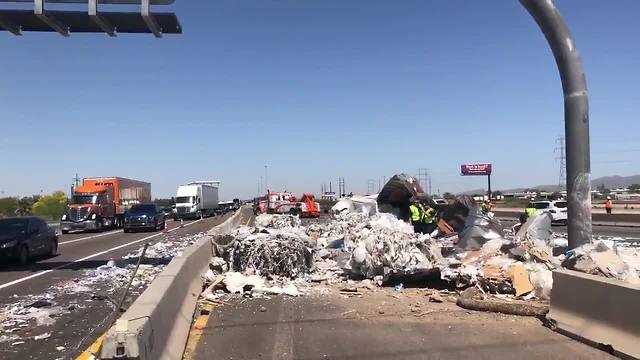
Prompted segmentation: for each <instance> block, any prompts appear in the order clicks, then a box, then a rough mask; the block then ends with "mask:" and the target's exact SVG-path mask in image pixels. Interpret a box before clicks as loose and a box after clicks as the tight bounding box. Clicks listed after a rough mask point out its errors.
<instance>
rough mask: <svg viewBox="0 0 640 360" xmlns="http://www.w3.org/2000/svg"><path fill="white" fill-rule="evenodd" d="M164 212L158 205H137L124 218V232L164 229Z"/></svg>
mask: <svg viewBox="0 0 640 360" xmlns="http://www.w3.org/2000/svg"><path fill="white" fill-rule="evenodd" d="M164 227H165V218H164V211H162V208H161V207H160V206H158V205H156V204H136V205H133V206H132V207H131V209H129V211H127V213H126V214H125V216H124V232H130V231H131V230H134V229H146V230H158V229H164Z"/></svg>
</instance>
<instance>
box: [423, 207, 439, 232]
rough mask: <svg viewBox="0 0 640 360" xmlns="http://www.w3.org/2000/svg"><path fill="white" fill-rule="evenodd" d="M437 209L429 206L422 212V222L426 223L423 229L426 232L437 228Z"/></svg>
mask: <svg viewBox="0 0 640 360" xmlns="http://www.w3.org/2000/svg"><path fill="white" fill-rule="evenodd" d="M436 215H437V212H436V209H434V208H432V207H427V208H426V209H425V210H424V212H423V213H422V222H423V223H424V228H423V229H422V230H423V232H424V233H427V234H429V233H431V232H433V230H435V229H436V227H437V226H438V225H437V219H436Z"/></svg>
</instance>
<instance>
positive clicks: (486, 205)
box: [482, 200, 493, 215]
mask: <svg viewBox="0 0 640 360" xmlns="http://www.w3.org/2000/svg"><path fill="white" fill-rule="evenodd" d="M492 207H493V205H492V204H491V200H485V201H484V202H483V203H482V214H483V215H487V214H488V213H489V212H491V208H492Z"/></svg>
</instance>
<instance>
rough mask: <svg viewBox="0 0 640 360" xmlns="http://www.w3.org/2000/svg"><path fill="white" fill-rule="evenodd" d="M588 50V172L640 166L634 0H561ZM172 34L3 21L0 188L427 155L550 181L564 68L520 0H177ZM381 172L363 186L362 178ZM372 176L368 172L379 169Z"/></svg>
mask: <svg viewBox="0 0 640 360" xmlns="http://www.w3.org/2000/svg"><path fill="white" fill-rule="evenodd" d="M557 5H558V7H559V9H560V11H561V12H562V14H563V15H564V17H565V19H566V20H567V22H568V24H569V26H570V28H571V30H572V32H573V35H574V37H575V38H576V43H577V46H578V48H579V50H580V52H581V54H582V59H583V61H584V64H585V69H586V74H587V83H588V87H589V93H590V98H589V100H590V108H591V145H592V171H593V177H597V176H603V175H614V174H618V175H632V174H636V173H640V167H639V165H640V164H639V160H638V155H640V142H639V141H638V136H639V134H640V121H638V113H639V110H640V21H638V18H639V16H640V1H636V0H616V1H601V0H558V1H557ZM172 9H173V10H174V11H175V12H176V13H177V15H178V16H179V18H180V21H181V23H182V26H183V28H184V34H183V35H167V36H165V37H164V38H163V39H155V38H153V37H152V36H151V35H127V34H122V35H121V36H119V37H117V38H108V37H107V36H106V35H89V34H75V35H73V36H72V37H71V38H63V37H61V36H58V35H57V34H52V33H49V34H46V33H43V34H38V33H25V35H24V36H22V37H14V36H12V35H10V34H8V33H0V49H2V54H1V55H0V74H2V75H1V77H0V191H1V192H3V194H4V195H18V194H19V195H27V194H32V193H38V192H40V190H43V191H44V192H49V191H53V190H56V189H63V188H65V187H68V186H69V184H70V183H71V179H72V177H73V176H74V175H75V173H76V172H78V173H79V175H80V176H81V177H83V176H87V177H88V176H124V177H129V178H134V179H140V180H146V181H149V182H151V183H152V192H153V196H154V197H166V196H172V195H174V192H175V189H176V187H177V186H178V185H180V184H182V183H185V182H187V181H190V180H205V179H214V180H221V181H222V182H223V184H222V187H221V194H222V195H221V196H222V197H224V198H232V197H236V196H238V197H243V198H246V197H251V196H254V195H256V193H257V192H258V186H259V178H260V176H261V175H263V174H264V165H265V164H267V165H268V166H269V169H268V172H269V174H268V178H269V185H270V187H271V189H272V190H284V189H287V190H289V191H294V192H296V193H300V192H302V191H311V192H316V193H317V192H319V191H320V186H321V184H322V183H327V184H328V183H329V181H332V182H333V186H334V189H335V188H337V179H338V177H340V176H341V177H344V178H345V179H346V183H347V190H348V191H354V192H365V191H366V190H367V179H376V182H377V180H378V179H381V178H382V177H383V176H386V177H387V178H388V177H389V176H391V175H393V174H394V173H399V172H407V173H410V174H416V173H417V169H418V168H421V167H423V168H429V169H430V170H431V173H432V179H433V189H434V190H436V189H440V190H441V191H442V192H444V191H452V192H457V191H463V190H466V189H476V188H481V187H483V186H484V185H485V180H484V179H483V178H479V177H475V178H470V177H465V178H463V177H460V176H459V171H460V170H459V166H460V164H461V163H469V162H492V163H493V164H494V176H493V187H494V189H501V188H502V189H504V188H511V187H519V186H533V185H538V184H554V183H557V181H558V170H559V162H558V161H556V160H555V158H556V156H558V154H557V153H554V147H555V146H556V144H555V141H556V138H557V137H558V136H560V135H561V134H562V133H563V132H564V125H563V103H562V96H561V86H560V80H559V76H558V73H557V70H556V66H555V62H554V60H553V57H552V55H551V52H550V50H549V49H548V46H547V43H546V41H545V39H544V37H543V35H542V34H541V32H540V31H539V29H538V28H537V26H536V25H535V23H534V22H533V20H532V19H531V18H530V17H529V15H528V14H527V13H526V11H525V10H524V9H523V8H522V7H521V6H520V4H519V3H518V1H516V0H493V1H475V0H468V1H462V0H460V1H426V0H403V1H390V0H386V1H382V0H367V1H364V0H363V1H355V0H354V1H344V0H322V1H320V0H295V1H294V0H209V1H187V0H177V1H176V4H175V5H173V6H172ZM376 185H377V184H376ZM376 187H377V186H376Z"/></svg>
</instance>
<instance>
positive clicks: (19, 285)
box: [0, 214, 231, 359]
mask: <svg viewBox="0 0 640 360" xmlns="http://www.w3.org/2000/svg"><path fill="white" fill-rule="evenodd" d="M230 216H231V214H228V215H226V216H223V217H220V216H218V217H212V218H206V219H203V220H196V221H185V222H184V227H182V228H181V227H180V223H179V222H174V221H171V220H170V221H167V224H168V228H169V233H168V234H166V235H165V234H163V233H162V232H161V231H154V232H136V233H127V234H125V233H123V232H122V230H117V231H108V232H104V233H100V234H92V233H75V234H66V235H60V238H59V249H58V251H59V255H58V256H56V257H53V258H48V259H39V260H36V261H34V262H33V263H31V264H29V265H28V266H26V267H18V266H9V267H6V266H4V267H2V268H0V306H6V305H7V304H13V303H15V302H16V301H18V300H24V299H29V298H31V297H34V296H36V295H40V296H41V294H43V293H44V294H47V293H49V292H52V289H54V288H55V287H57V286H59V285H60V284H65V286H67V284H73V283H74V282H77V281H78V280H79V279H80V278H81V277H82V276H83V274H84V272H85V271H86V270H89V269H95V268H97V267H98V266H101V265H104V264H106V263H107V262H108V261H109V260H111V259H120V258H122V256H124V255H126V254H129V253H131V252H132V251H135V250H137V249H139V248H141V247H142V246H143V245H144V243H145V242H147V241H150V242H152V243H155V242H159V241H170V240H172V239H176V238H177V239H180V238H183V237H187V236H191V235H194V234H197V233H200V232H206V231H207V230H209V229H210V228H212V227H213V226H215V225H217V224H220V223H221V222H222V221H224V220H226V219H227V218H228V217H230ZM135 260H136V259H130V260H129V261H130V262H134V261H135ZM151 260H153V259H151ZM164 260H165V261H166V262H168V260H167V259H164ZM162 265H165V264H162ZM119 290H120V289H115V290H114V289H108V288H97V289H92V292H91V293H89V294H85V293H83V294H75V295H74V294H66V295H60V294H58V293H57V292H55V291H54V292H53V293H55V294H56V295H55V296H54V297H53V298H52V299H51V301H52V302H54V304H55V305H56V306H61V307H62V308H64V309H65V313H64V314H62V315H60V316H56V322H55V324H53V325H49V326H40V325H38V326H31V327H29V328H26V329H21V330H20V331H17V332H16V333H17V334H18V335H19V336H20V339H19V340H21V341H22V340H26V342H25V344H20V345H14V346H11V343H12V342H11V341H9V342H0V358H2V359H73V358H74V357H75V356H76V355H78V353H79V352H81V351H82V350H84V348H86V346H87V345H88V344H90V343H92V342H93V341H94V340H95V339H96V338H97V337H98V336H99V335H100V334H101V333H102V332H104V331H105V330H106V328H107V326H108V324H109V323H110V320H111V319H113V318H114V317H115V316H116V315H117V312H116V311H115V306H114V304H113V301H114V300H115V299H114V298H119ZM142 290H144V289H142V288H138V289H135V290H134V291H132V292H131V293H130V295H131V296H129V298H128V299H127V303H130V302H132V301H133V300H135V298H136V297H137V295H139V294H140V293H141V292H142ZM67 310H68V311H67ZM1 318H2V314H0V319H1ZM47 333H48V334H50V337H49V338H47V339H43V340H33V336H36V335H41V334H47ZM3 334H4V332H3ZM9 335H13V333H12V334H9ZM60 347H64V349H62V350H61V349H60ZM56 348H58V349H56Z"/></svg>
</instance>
